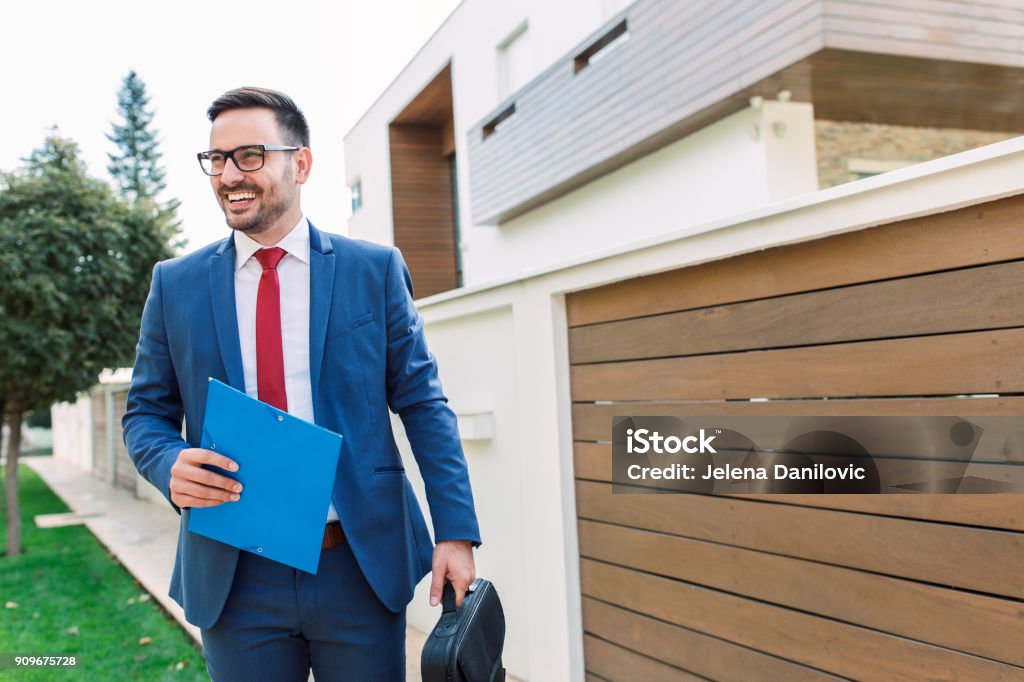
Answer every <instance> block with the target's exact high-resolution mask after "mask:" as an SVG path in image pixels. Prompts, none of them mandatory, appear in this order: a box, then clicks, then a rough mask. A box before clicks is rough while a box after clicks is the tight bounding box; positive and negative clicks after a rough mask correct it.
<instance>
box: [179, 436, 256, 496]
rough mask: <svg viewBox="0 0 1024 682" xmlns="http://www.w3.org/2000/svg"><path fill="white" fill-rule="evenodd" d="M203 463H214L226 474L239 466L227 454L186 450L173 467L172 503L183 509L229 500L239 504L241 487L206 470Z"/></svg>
mask: <svg viewBox="0 0 1024 682" xmlns="http://www.w3.org/2000/svg"><path fill="white" fill-rule="evenodd" d="M203 464H212V465H214V466H217V467H220V468H221V469H224V470H225V471H238V465H237V464H235V463H234V462H233V461H232V460H230V459H228V458H227V457H225V456H224V455H220V454H217V453H216V452H213V451H211V450H203V449H201V448H186V449H184V450H182V451H181V453H180V454H179V455H178V459H177V461H175V462H174V465H173V466H171V502H173V503H174V504H176V505H178V506H179V507H181V508H184V507H213V506H216V505H218V504H223V503H224V502H227V501H228V500H231V501H232V502H237V501H238V494H239V493H240V492H242V484H241V483H239V482H238V481H234V480H232V479H230V478H228V477H227V476H221V475H220V474H215V473H214V472H212V471H209V470H207V469H204V468H203V467H202V466H201V465H203Z"/></svg>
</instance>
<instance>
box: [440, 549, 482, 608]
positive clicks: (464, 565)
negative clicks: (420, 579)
mask: <svg viewBox="0 0 1024 682" xmlns="http://www.w3.org/2000/svg"><path fill="white" fill-rule="evenodd" d="M445 579H447V580H450V581H451V583H452V587H454V588H455V606H456V607H457V608H461V607H462V599H463V597H465V595H466V588H468V587H469V585H470V583H472V582H473V581H474V580H476V564H475V563H474V562H473V543H471V542H470V541H469V540H445V541H442V542H439V543H437V545H436V546H435V547H434V561H433V569H432V575H431V580H430V605H431V606H437V605H438V604H440V603H441V592H442V591H443V590H444V581H445Z"/></svg>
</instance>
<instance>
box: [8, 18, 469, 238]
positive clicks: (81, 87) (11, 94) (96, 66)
mask: <svg viewBox="0 0 1024 682" xmlns="http://www.w3.org/2000/svg"><path fill="white" fill-rule="evenodd" d="M457 5H458V0H372V1H367V0H361V1H352V0H338V1H335V2H311V1H308V0H290V1H288V2H280V1H278V2H266V1H265V0H254V1H250V2H246V3H219V2H208V1H207V2H197V1H195V0H180V1H179V2H176V3H169V2H164V3H144V2H128V1H125V0H97V1H96V2H89V3H85V2H69V1H65V0H35V1H33V2H14V3H4V5H3V8H2V9H0V64H2V66H0V92H2V93H3V95H2V107H0V121H2V125H0V170H4V171H11V170H15V169H16V168H17V167H19V166H20V165H21V159H22V158H24V157H26V156H28V154H29V153H30V152H31V151H32V150H33V149H35V148H37V147H39V146H40V145H41V144H42V142H43V140H44V139H45V137H46V135H47V133H48V131H49V129H50V128H51V127H52V126H54V125H56V126H58V128H59V130H60V133H61V135H63V136H64V137H70V138H71V139H73V140H74V141H75V142H77V143H78V144H79V147H80V148H81V152H82V158H83V159H84V161H85V162H86V164H87V167H88V171H89V173H90V174H91V175H93V176H94V177H98V178H102V179H109V176H108V175H107V171H106V166H107V153H108V152H113V151H115V147H114V145H113V144H112V143H111V142H109V141H108V140H107V139H106V136H105V135H106V133H108V132H110V129H111V124H112V122H114V121H115V120H117V91H118V89H119V87H120V85H121V81H122V80H123V79H124V77H125V75H126V74H127V73H128V72H129V71H130V70H133V69H134V70H135V71H136V72H137V73H138V74H139V76H140V77H141V78H142V80H143V81H144V82H145V83H146V87H147V91H148V93H149V96H150V106H151V107H152V108H153V109H154V110H155V118H154V121H153V128H155V129H156V130H157V131H159V134H160V140H161V144H160V151H161V152H162V153H163V159H162V162H163V165H164V168H165V170H166V172H167V177H166V182H167V191H166V192H165V196H164V198H167V197H171V196H173V197H176V198H178V199H179V200H180V201H181V208H180V209H179V212H178V217H179V218H180V219H181V220H182V228H183V236H184V237H185V238H186V239H187V240H188V245H187V247H186V250H192V249H195V248H198V247H200V246H203V245H205V244H208V243H210V242H212V241H215V240H217V239H220V238H222V237H224V236H226V235H227V234H228V231H229V228H228V227H227V226H226V225H225V223H224V215H223V213H221V211H220V209H219V208H218V207H217V204H216V203H215V201H214V198H213V193H212V190H211V189H210V185H209V180H208V178H207V177H206V176H205V175H203V173H202V171H201V170H200V168H199V164H198V162H197V161H196V158H195V155H196V152H199V151H202V150H205V149H207V148H208V142H209V131H210V124H209V122H208V121H207V120H206V115H205V112H206V108H207V107H208V106H209V105H210V102H212V101H213V100H214V99H215V98H216V97H217V96H218V95H220V94H221V93H222V92H224V91H226V90H229V89H231V88H234V87H238V86H241V85H258V86H263V87H269V88H274V89H276V90H281V91H283V92H286V93H287V94H289V95H291V97H292V98H293V99H294V100H295V101H296V103H297V104H298V105H299V107H300V108H301V109H302V110H303V111H304V112H305V114H306V118H307V120H308V121H309V125H310V129H311V145H310V146H311V148H312V150H313V171H312V173H311V176H310V180H309V182H308V183H307V184H306V185H305V186H304V187H303V190H302V203H303V208H304V210H305V212H306V215H308V216H309V217H310V218H312V219H313V220H314V221H315V222H316V224H317V226H318V227H320V228H322V229H326V230H329V231H332V232H340V233H342V234H344V233H345V231H346V221H347V217H348V215H349V213H350V210H349V193H348V189H347V187H346V185H345V175H344V153H343V148H342V138H343V137H344V135H345V133H347V132H348V131H349V130H350V129H351V127H352V126H353V125H355V123H356V121H357V120H358V119H359V117H360V116H362V114H363V113H365V111H366V110H367V109H368V108H369V107H370V106H371V105H372V104H373V102H374V100H376V98H377V97H378V96H379V95H380V94H381V93H382V92H383V91H384V90H385V89H386V88H387V86H388V84H390V83H391V82H392V81H393V80H394V78H395V77H396V76H397V75H398V73H399V72H400V71H401V70H402V68H403V67H404V66H405V65H406V64H407V63H408V62H409V61H410V60H411V59H412V57H413V56H414V55H415V54H416V52H417V51H418V50H419V48H420V47H421V46H422V45H423V43H425V42H426V41H427V39H428V38H429V37H430V36H431V34H432V33H433V32H434V31H435V30H436V29H437V28H438V27H439V26H440V25H441V24H442V23H443V21H444V20H445V18H446V17H447V16H448V15H449V14H450V13H451V12H452V10H454V9H455V7H456V6H457Z"/></svg>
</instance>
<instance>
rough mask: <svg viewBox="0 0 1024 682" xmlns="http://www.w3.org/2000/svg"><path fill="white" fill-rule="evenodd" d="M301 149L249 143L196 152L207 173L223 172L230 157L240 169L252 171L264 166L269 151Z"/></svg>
mask: <svg viewBox="0 0 1024 682" xmlns="http://www.w3.org/2000/svg"><path fill="white" fill-rule="evenodd" d="M299 149H301V147H286V146H283V145H279V144H247V145H244V146H242V147H235V148H234V149H232V150H231V151H229V152H222V151H221V150H219V149H211V150H210V151H208V152H199V153H198V154H196V158H198V159H199V167H200V168H202V169H203V172H204V173H206V174H207V175H220V174H221V173H223V172H224V166H225V165H227V162H228V159H231V160H232V161H234V162H235V168H237V169H238V170H240V171H245V172H246V173H251V172H252V171H258V170H259V169H260V168H263V160H264V157H265V156H266V153H267V152H297V151H299Z"/></svg>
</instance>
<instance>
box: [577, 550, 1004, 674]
mask: <svg viewBox="0 0 1024 682" xmlns="http://www.w3.org/2000/svg"><path fill="white" fill-rule="evenodd" d="M580 574H581V582H582V585H583V593H584V594H585V595H587V596H590V597H594V598H596V599H600V600H602V601H606V602H610V603H612V604H617V605H620V606H622V607H624V608H627V609H630V610H633V611H639V612H642V613H647V614H650V615H651V616H653V617H655V618H659V619H661V620H665V621H668V622H671V623H676V624H678V625H681V626H683V627H688V628H692V629H694V630H698V631H701V632H706V633H708V634H711V635H714V636H716V637H721V638H722V639H726V640H729V641H732V642H736V643H739V644H742V645H744V646H748V647H751V648H753V649H757V650H759V651H764V652H767V653H771V654H774V655H778V656H780V657H783V658H787V659H790V660H793V661H797V662H799V663H803V664H805V665H809V666H813V667H815V668H819V669H822V670H827V671H829V672H833V673H836V674H838V675H844V676H849V677H853V678H855V679H884V680H914V681H915V682H916V681H918V680H922V679H948V680H951V679H955V680H958V681H960V682H966V681H967V680H978V681H979V682H982V681H984V682H992V681H993V680H1024V669H1022V668H1019V667H1016V666H1011V665H1007V664H1003V663H998V662H995V661H991V660H988V659H985V658H979V657H976V656H971V655H968V654H962V653H958V652H954V651H951V650H949V649H945V648H942V647H937V646H933V645H929V644H923V643H919V642H914V641H911V640H908V639H904V638H902V637H895V636H892V635H888V634H884V633H880V632H877V631H874V630H870V629H867V628H861V627H858V626H853V625H847V624H844V623H839V622H837V621H834V620H831V619H828V618H822V617H818V616H814V615H810V614H806V613H801V612H799V611H794V610H791V609H786V608H781V607H778V606H772V605H769V604H764V603H761V602H757V601H754V600H751V599H745V598H742V597H737V596H734V595H731V594H727V593H724V592H719V591H717V590H711V589H707V588H703V587H697V586H694V585H689V584H687V583H681V582H678V581H675V580H671V579H668V578H661V577H657V576H652V575H647V574H643V573H639V572H637V571H633V570H629V569H625V568H620V567H617V566H611V565H609V564H604V563H600V562H597V561H592V560H590V559H582V560H581V561H580ZM837 589H840V588H838V587H837Z"/></svg>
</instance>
